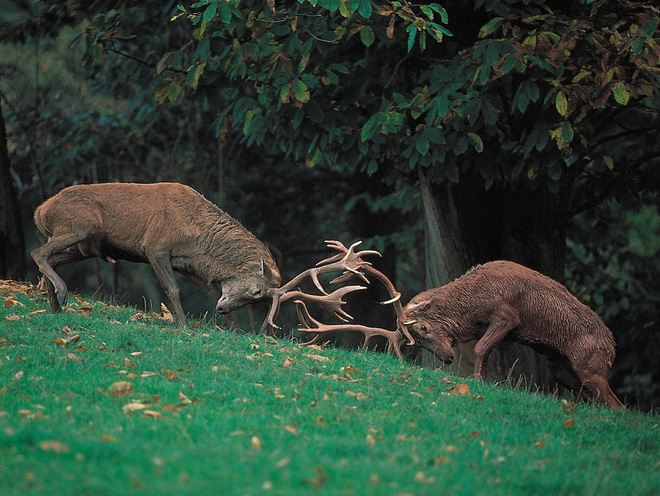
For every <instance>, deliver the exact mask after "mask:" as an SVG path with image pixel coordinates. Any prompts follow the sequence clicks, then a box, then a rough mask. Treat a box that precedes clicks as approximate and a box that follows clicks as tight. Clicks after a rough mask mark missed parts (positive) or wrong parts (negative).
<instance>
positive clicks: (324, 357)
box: [303, 353, 330, 362]
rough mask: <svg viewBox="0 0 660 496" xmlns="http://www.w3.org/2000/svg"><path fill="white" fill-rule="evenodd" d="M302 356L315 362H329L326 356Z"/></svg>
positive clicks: (310, 354)
mask: <svg viewBox="0 0 660 496" xmlns="http://www.w3.org/2000/svg"><path fill="white" fill-rule="evenodd" d="M303 356H305V357H307V358H309V359H311V360H316V361H317V362H329V361H330V359H329V358H328V357H326V356H323V355H316V354H314V353H304V354H303Z"/></svg>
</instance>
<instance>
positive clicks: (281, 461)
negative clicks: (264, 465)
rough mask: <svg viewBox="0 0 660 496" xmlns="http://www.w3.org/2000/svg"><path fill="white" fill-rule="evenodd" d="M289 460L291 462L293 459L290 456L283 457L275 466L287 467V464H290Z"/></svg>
mask: <svg viewBox="0 0 660 496" xmlns="http://www.w3.org/2000/svg"><path fill="white" fill-rule="evenodd" d="M289 462H291V459H290V458H288V457H287V458H282V459H281V460H280V461H278V462H277V463H276V464H275V466H276V467H277V468H284V467H286V466H287V465H288V464H289Z"/></svg>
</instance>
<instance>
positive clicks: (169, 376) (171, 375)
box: [160, 369, 179, 381]
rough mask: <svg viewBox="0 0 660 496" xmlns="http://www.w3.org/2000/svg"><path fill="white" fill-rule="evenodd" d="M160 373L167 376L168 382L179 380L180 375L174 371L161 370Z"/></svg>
mask: <svg viewBox="0 0 660 496" xmlns="http://www.w3.org/2000/svg"><path fill="white" fill-rule="evenodd" d="M160 371H161V372H162V373H163V374H165V375H166V376H167V380H168V381H176V380H178V379H179V374H177V373H176V372H174V371H173V370H169V369H161V370H160Z"/></svg>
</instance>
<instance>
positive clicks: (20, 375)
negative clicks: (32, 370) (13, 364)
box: [14, 370, 25, 380]
mask: <svg viewBox="0 0 660 496" xmlns="http://www.w3.org/2000/svg"><path fill="white" fill-rule="evenodd" d="M24 375H25V372H23V371H22V370H19V371H18V372H16V373H15V374H14V379H16V380H18V379H22V378H23V376H24Z"/></svg>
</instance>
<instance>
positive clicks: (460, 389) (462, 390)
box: [449, 383, 470, 396]
mask: <svg viewBox="0 0 660 496" xmlns="http://www.w3.org/2000/svg"><path fill="white" fill-rule="evenodd" d="M449 392H450V393H451V394H455V395H458V396H468V395H469V394H470V388H469V387H468V385H467V384H465V383H461V384H457V385H456V386H454V387H453V388H451V389H450V390H449Z"/></svg>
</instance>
